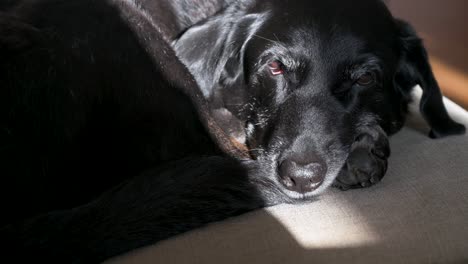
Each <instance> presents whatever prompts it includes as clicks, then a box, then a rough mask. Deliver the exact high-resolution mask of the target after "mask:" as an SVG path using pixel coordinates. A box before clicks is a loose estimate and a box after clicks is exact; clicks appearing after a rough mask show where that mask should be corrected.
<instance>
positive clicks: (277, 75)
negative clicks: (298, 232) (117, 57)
mask: <svg viewBox="0 0 468 264" xmlns="http://www.w3.org/2000/svg"><path fill="white" fill-rule="evenodd" d="M174 47H175V49H176V51H177V54H178V56H179V57H180V58H181V60H182V61H183V62H184V63H185V64H186V65H187V66H188V68H189V69H190V71H191V72H192V73H193V74H194V76H195V78H196V80H197V82H198V84H199V85H200V87H201V89H202V92H203V94H204V96H205V97H206V98H207V99H208V100H209V102H210V106H211V111H212V115H213V116H214V118H215V119H216V120H217V121H218V123H219V124H220V126H221V127H222V128H223V129H224V131H225V132H226V133H228V134H229V135H230V136H231V137H233V138H235V139H236V140H237V141H238V142H241V143H244V144H246V145H247V146H248V148H249V149H250V151H251V155H252V157H253V158H255V159H257V160H258V161H260V162H262V164H264V165H263V166H264V169H265V171H266V172H268V173H267V174H268V175H269V177H271V179H272V180H273V181H274V182H275V183H276V184H277V186H278V187H279V188H280V189H281V190H282V191H283V192H284V193H285V194H287V195H288V196H289V197H299V198H304V197H309V196H312V195H314V194H316V193H319V192H320V191H322V190H324V189H325V188H326V187H327V186H329V185H330V184H331V183H332V181H333V180H334V179H335V177H336V175H337V174H338V173H339V171H340V170H341V168H342V166H343V164H344V163H345V161H346V159H347V156H348V153H349V148H350V145H351V144H352V143H353V142H354V141H355V140H356V138H358V137H359V136H360V134H362V133H363V132H364V131H365V130H368V129H374V128H377V129H381V130H383V131H385V132H386V133H387V134H392V133H395V132H397V131H398V130H399V129H400V128H401V127H402V126H403V124H404V120H405V114H406V108H407V103H408V101H409V93H410V91H411V89H412V88H413V86H415V85H416V84H420V85H421V86H422V88H423V89H424V95H423V99H422V102H421V111H422V113H423V116H424V117H425V118H426V120H427V121H428V123H429V124H430V125H431V127H432V131H431V136H433V137H441V136H446V135H450V134H458V133H462V132H463V131H464V127H463V126H461V125H459V124H457V123H455V122H453V121H452V120H451V119H450V117H449V116H448V114H447V112H446V110H445V108H444V106H443V103H442V96H441V93H440V91H439V88H438V85H437V82H436V81H435V79H434V76H433V74H432V72H431V68H430V65H429V63H428V59H427V55H426V52H425V50H424V48H423V46H422V43H421V41H420V39H419V38H418V37H417V36H416V34H415V33H414V32H413V30H412V29H411V27H410V26H409V25H407V24H406V23H404V22H402V21H399V20H396V19H394V18H393V17H392V15H391V14H390V13H389V11H388V10H387V8H386V7H385V5H384V4H383V3H382V1H378V0H359V1H339V0H332V1H330V0H326V1H325V0H323V1H309V0H296V1H284V0H272V1H239V3H237V4H234V5H233V6H231V7H229V8H228V9H227V10H225V11H224V12H221V14H219V15H218V16H216V17H213V18H212V19H209V20H207V21H206V22H204V23H202V24H200V25H197V26H194V27H192V28H190V29H189V30H187V32H185V33H184V34H183V35H182V36H181V37H180V38H179V39H178V40H176V41H175V42H174Z"/></svg>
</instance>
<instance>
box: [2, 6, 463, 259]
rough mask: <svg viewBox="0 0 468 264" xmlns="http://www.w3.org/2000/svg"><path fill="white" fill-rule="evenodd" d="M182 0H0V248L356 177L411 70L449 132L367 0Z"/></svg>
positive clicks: (419, 68)
mask: <svg viewBox="0 0 468 264" xmlns="http://www.w3.org/2000/svg"><path fill="white" fill-rule="evenodd" d="M191 3H192V1H187V0H178V1H149V0H135V1H131V0H102V1H94V0H39V1H33V0H24V1H20V2H18V3H16V4H13V2H4V3H3V2H2V4H0V10H4V11H3V12H2V13H0V58H1V62H0V83H1V88H0V162H1V163H0V164H1V170H2V172H1V175H2V176H1V177H2V186H1V188H2V189H1V192H0V193H1V203H2V204H1V206H2V208H3V212H4V214H3V218H2V225H4V227H3V228H1V230H0V234H1V241H2V245H1V246H2V248H3V249H4V250H5V252H7V253H9V254H11V255H13V256H15V257H16V258H17V257H18V256H19V257H22V258H24V259H21V260H24V261H26V260H34V261H37V260H38V259H44V260H48V261H49V262H51V261H52V262H74V263H80V262H81V263H90V262H91V263H93V262H99V261H102V260H104V259H106V258H109V257H112V256H115V255H117V254H121V253H124V252H127V251H129V250H132V249H135V248H138V247H141V246H145V245H148V244H151V243H154V242H157V241H159V240H161V239H165V238H168V237H170V236H172V235H175V234H178V233H181V232H185V231H188V230H190V229H193V228H196V227H199V226H201V225H204V224H206V223H209V222H213V221H219V220H222V219H225V218H227V217H229V216H234V215H238V214H241V213H243V212H246V211H249V210H253V209H255V208H259V207H263V206H269V205H272V204H276V203H281V202H302V201H306V200H311V199H313V198H314V197H315V196H316V195H317V194H319V193H320V192H321V191H323V190H324V189H326V187H327V186H329V185H331V184H332V183H333V182H334V184H335V186H337V187H340V188H343V189H349V188H357V187H368V186H370V185H372V184H374V183H376V182H378V181H379V180H381V178H382V177H383V175H384V173H385V171H386V168H387V158H388V156H389V155H390V150H389V148H388V138H387V135H390V134H393V133H395V132H397V131H398V130H399V129H400V128H401V127H402V126H403V123H404V117H405V114H406V107H407V103H408V101H409V92H410V90H411V89H412V87H413V86H414V85H415V84H421V85H422V86H423V89H424V95H423V100H422V105H421V110H422V112H423V114H424V116H425V118H426V119H427V120H428V122H429V124H430V125H431V127H432V132H431V135H432V136H433V137H441V136H447V135H452V134H460V133H462V132H464V127H463V126H461V125H459V124H457V123H455V122H453V121H452V120H451V119H450V118H449V116H448V114H447V112H446V110H445V108H444V106H443V104H442V97H441V93H440V91H439V88H438V86H437V83H436V81H435V79H434V77H433V75H432V73H431V70H430V66H429V64H428V61H427V56H426V53H425V50H424V48H423V46H422V44H421V41H420V40H419V38H417V36H416V35H415V33H414V32H413V31H412V30H411V29H410V27H409V26H408V25H406V24H405V23H403V22H401V21H398V20H395V19H394V18H393V17H392V16H391V15H390V14H389V13H388V11H387V9H386V8H385V6H384V5H383V4H382V3H381V1H377V0H360V1H352V2H351V1H338V0H332V1H313V2H311V1H306V0H297V1H293V2H291V1H280V0H273V1H259V0H258V1H254V0H245V1H234V0H219V1H217V0H206V1H200V3H199V5H196V8H194V7H193V6H192V5H191ZM362 12H365V13H366V16H362V15H360V13H362ZM171 45H172V47H171ZM176 55H177V57H176ZM178 58H179V59H180V60H181V61H182V62H183V63H184V64H185V65H186V66H187V67H188V70H187V69H186V68H185V67H184V65H183V64H182V63H181V62H180V61H179V59H178ZM271 62H280V63H281V67H284V68H282V70H283V73H282V74H280V75H273V74H271V73H270V71H271V70H270V69H269V67H270V68H271V67H272V66H271ZM365 74H370V75H371V77H372V78H374V79H375V82H373V83H371V84H367V85H360V84H359V83H358V82H357V80H358V79H359V78H360V77H361V76H363V75H365ZM197 84H198V85H197ZM245 146H247V147H248V149H249V153H248V154H249V155H250V158H251V159H249V157H248V156H246V153H245V150H246V149H247V148H246V147H245ZM285 164H287V165H288V166H285ZM291 164H293V165H291ZM285 167H287V168H286V169H285ZM298 168H299V169H298ZM304 172H306V173H304ZM285 173H286V174H287V175H284V174H285ZM291 175H293V176H291ZM309 177H310V181H311V182H312V181H316V182H314V184H313V185H312V184H311V183H310V184H309V183H308V181H309ZM299 179H300V180H301V181H302V182H301V183H300V184H299V182H294V180H299ZM304 182H305V183H304ZM26 252H27V253H26Z"/></svg>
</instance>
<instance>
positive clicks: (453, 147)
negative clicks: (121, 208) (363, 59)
mask: <svg viewBox="0 0 468 264" xmlns="http://www.w3.org/2000/svg"><path fill="white" fill-rule="evenodd" d="M415 96H416V97H420V91H417V92H416V95H415ZM416 103H417V100H416ZM415 105H416V104H415ZM446 105H447V107H448V108H449V112H450V114H451V115H452V116H453V117H454V118H455V119H456V120H458V121H460V122H462V123H465V125H468V113H467V112H466V111H464V110H463V109H461V108H460V107H458V106H456V105H455V104H453V103H452V102H450V101H448V100H447V101H446ZM412 108H413V113H412V114H411V118H410V120H409V121H408V125H407V126H406V127H405V128H404V129H403V131H402V132H400V133H399V134H397V135H396V136H394V137H393V138H392V139H391V145H392V156H391V158H390V160H389V171H388V173H387V175H386V176H385V178H384V179H383V181H382V182H381V183H379V184H377V185H376V186H373V187H372V188H369V189H359V190H352V191H347V192H341V191H338V190H336V189H330V190H329V191H328V192H327V193H325V194H324V195H322V196H320V197H319V198H318V199H317V200H316V201H314V202H311V203H307V204H302V205H279V206H275V207H271V208H267V209H264V210H259V211H256V212H252V213H249V214H246V215H243V216H240V217H236V218H232V219H229V220H227V221H224V222H220V223H214V224H211V225H209V226H207V227H205V228H201V229H198V230H194V231H192V232H189V233H186V234H183V235H180V236H177V237H175V238H172V239H169V240H167V241H163V242H160V243H158V244H157V245H154V246H151V247H147V248H144V249H141V250H137V251H135V252H131V253H129V254H127V255H125V256H122V257H118V258H115V259H113V260H111V261H110V262H111V263H203V264H209V263H258V264H262V263H265V264H266V263H268V264H271V263H295V264H301V263H348V262H350V261H351V262H352V263H372V264H374V263H468V137H467V136H458V137H449V138H444V139H440V140H432V139H429V138H428V137H427V133H428V131H429V129H428V128H427V126H426V124H425V123H424V121H423V120H422V119H421V117H420V116H419V114H417V111H414V110H417V106H413V107H412Z"/></svg>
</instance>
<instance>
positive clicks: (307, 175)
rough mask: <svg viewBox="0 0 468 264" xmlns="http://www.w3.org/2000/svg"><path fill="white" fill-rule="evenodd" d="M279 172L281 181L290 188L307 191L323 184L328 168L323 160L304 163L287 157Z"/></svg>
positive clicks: (302, 191)
mask: <svg viewBox="0 0 468 264" xmlns="http://www.w3.org/2000/svg"><path fill="white" fill-rule="evenodd" d="M278 172H279V176H280V181H281V183H282V184H283V185H284V186H285V187H286V188H287V189H288V190H291V191H296V192H299V193H306V192H311V191H313V190H315V189H317V188H318V187H319V186H320V185H321V184H322V182H323V180H324V178H325V175H326V172H327V168H326V165H325V163H324V162H322V161H314V162H310V163H306V164H302V163H298V162H296V161H294V160H292V159H286V160H284V161H283V162H282V163H281V164H280V166H279V171H278Z"/></svg>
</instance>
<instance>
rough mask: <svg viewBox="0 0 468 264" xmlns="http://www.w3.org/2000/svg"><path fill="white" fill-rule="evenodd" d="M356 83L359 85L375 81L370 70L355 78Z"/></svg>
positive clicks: (366, 84)
mask: <svg viewBox="0 0 468 264" xmlns="http://www.w3.org/2000/svg"><path fill="white" fill-rule="evenodd" d="M356 83H357V84H359V85H361V86H369V85H371V84H374V83H375V76H374V74H372V73H370V72H368V73H364V74H363V75H361V76H360V77H359V78H358V79H357V80H356Z"/></svg>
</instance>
